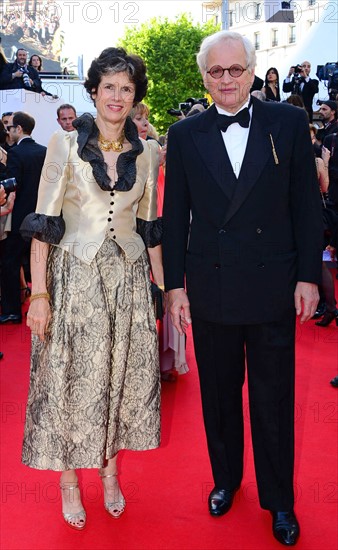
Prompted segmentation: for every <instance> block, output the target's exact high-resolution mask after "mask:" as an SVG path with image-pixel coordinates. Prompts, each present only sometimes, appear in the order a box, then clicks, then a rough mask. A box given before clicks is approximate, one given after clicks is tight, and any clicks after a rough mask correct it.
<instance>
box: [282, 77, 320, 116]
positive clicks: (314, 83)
mask: <svg viewBox="0 0 338 550" xmlns="http://www.w3.org/2000/svg"><path fill="white" fill-rule="evenodd" d="M318 84H319V83H318V80H317V79H316V78H310V80H309V82H304V86H303V89H302V90H301V92H300V94H299V95H300V96H301V97H302V99H303V101H304V106H305V109H306V110H307V112H308V113H310V114H312V112H313V111H312V102H313V98H314V96H315V94H318ZM294 85H295V84H294V79H293V78H292V79H291V81H290V82H285V80H284V82H283V92H292V91H293V88H294Z"/></svg>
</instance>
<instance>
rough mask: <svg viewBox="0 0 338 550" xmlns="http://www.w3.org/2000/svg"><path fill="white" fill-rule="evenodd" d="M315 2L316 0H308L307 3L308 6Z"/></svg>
mask: <svg viewBox="0 0 338 550" xmlns="http://www.w3.org/2000/svg"><path fill="white" fill-rule="evenodd" d="M315 3H316V0H308V5H309V6H314V5H315Z"/></svg>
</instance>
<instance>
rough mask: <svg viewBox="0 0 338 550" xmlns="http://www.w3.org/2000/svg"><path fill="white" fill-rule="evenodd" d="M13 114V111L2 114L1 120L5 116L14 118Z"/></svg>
mask: <svg viewBox="0 0 338 550" xmlns="http://www.w3.org/2000/svg"><path fill="white" fill-rule="evenodd" d="M12 114H13V111H9V112H8V113H2V115H1V118H3V117H4V116H12Z"/></svg>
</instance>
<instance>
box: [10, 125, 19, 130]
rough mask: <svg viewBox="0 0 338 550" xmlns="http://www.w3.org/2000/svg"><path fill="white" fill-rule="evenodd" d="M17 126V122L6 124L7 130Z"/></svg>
mask: <svg viewBox="0 0 338 550" xmlns="http://www.w3.org/2000/svg"><path fill="white" fill-rule="evenodd" d="M18 126H19V125H18V124H8V126H7V130H8V131H9V130H10V129H11V128H17V127H18Z"/></svg>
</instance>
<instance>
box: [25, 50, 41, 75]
mask: <svg viewBox="0 0 338 550" xmlns="http://www.w3.org/2000/svg"><path fill="white" fill-rule="evenodd" d="M33 57H37V58H38V60H39V62H40V65H39V66H38V68H37V69H36V70H37V71H42V59H41V57H40V56H39V55H38V54H36V53H33V55H31V57H30V60H29V61H28V65H29V66H30V67H33V63H32V59H33ZM34 69H35V67H34Z"/></svg>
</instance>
